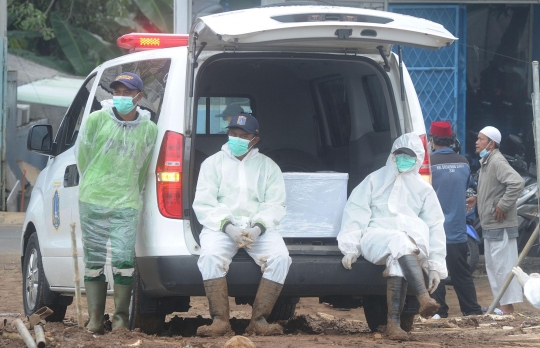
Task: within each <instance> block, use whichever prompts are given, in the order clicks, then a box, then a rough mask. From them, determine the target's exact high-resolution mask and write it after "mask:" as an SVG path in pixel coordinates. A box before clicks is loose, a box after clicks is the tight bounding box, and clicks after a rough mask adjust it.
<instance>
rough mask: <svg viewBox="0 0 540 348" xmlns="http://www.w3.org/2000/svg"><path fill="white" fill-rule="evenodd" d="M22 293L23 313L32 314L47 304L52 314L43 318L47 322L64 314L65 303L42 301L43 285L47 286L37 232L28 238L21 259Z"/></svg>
mask: <svg viewBox="0 0 540 348" xmlns="http://www.w3.org/2000/svg"><path fill="white" fill-rule="evenodd" d="M22 280H23V281H22V295H23V305H24V314H25V315H32V314H34V313H35V312H36V311H37V310H38V309H40V308H41V307H43V306H47V307H49V308H50V309H52V310H53V312H54V313H53V314H51V315H50V316H48V317H47V318H46V319H45V320H46V321H49V322H61V321H63V320H64V317H65V316H66V309H67V305H62V304H54V302H53V303H52V304H46V303H45V301H44V294H45V290H46V289H45V287H46V286H48V285H47V284H48V283H47V280H46V278H45V272H43V264H42V261H41V251H40V249H39V241H38V237H37V233H35V232H34V233H33V234H32V235H31V236H30V238H29V239H28V244H27V245H26V249H25V251H24V260H23V279H22ZM54 297H55V299H59V298H60V295H55V296H54Z"/></svg>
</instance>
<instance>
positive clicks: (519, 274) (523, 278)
mask: <svg viewBox="0 0 540 348" xmlns="http://www.w3.org/2000/svg"><path fill="white" fill-rule="evenodd" d="M512 273H514V275H515V276H516V278H517V280H518V282H519V283H520V284H521V286H522V287H523V286H525V283H526V282H527V281H528V280H529V278H530V277H529V276H528V275H527V273H525V272H523V270H522V269H521V267H514V268H512Z"/></svg>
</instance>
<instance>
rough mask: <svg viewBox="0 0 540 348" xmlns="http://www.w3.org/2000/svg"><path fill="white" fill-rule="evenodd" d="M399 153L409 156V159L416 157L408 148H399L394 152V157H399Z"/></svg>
mask: <svg viewBox="0 0 540 348" xmlns="http://www.w3.org/2000/svg"><path fill="white" fill-rule="evenodd" d="M400 153H402V154H405V155H409V156H411V157H416V153H414V151H413V150H411V149H409V148H408V147H400V148H399V149H397V150H396V151H394V155H399V154H400Z"/></svg>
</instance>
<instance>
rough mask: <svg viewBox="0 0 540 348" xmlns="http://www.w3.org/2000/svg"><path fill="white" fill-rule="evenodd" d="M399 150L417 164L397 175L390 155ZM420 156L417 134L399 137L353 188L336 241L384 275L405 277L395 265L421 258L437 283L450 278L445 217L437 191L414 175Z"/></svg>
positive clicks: (420, 143)
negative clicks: (377, 266) (413, 156)
mask: <svg viewBox="0 0 540 348" xmlns="http://www.w3.org/2000/svg"><path fill="white" fill-rule="evenodd" d="M402 147H406V148H408V149H411V150H413V151H414V153H415V154H416V164H415V166H414V167H413V168H412V169H411V170H409V171H406V172H403V173H400V172H399V171H398V169H397V165H396V161H395V156H394V154H393V153H394V151H395V150H397V149H399V148H402ZM424 153H425V151H424V146H423V145H422V142H421V140H420V137H419V136H418V135H417V134H415V133H407V134H404V135H402V136H400V137H399V138H398V139H396V141H395V142H394V145H393V146H392V151H391V153H390V156H389V157H388V160H387V161H386V165H385V166H384V167H383V168H381V169H379V170H377V171H375V172H373V173H371V174H370V175H368V176H367V177H366V178H365V179H364V181H362V182H361V183H360V185H358V186H357V187H356V188H355V189H354V191H353V192H352V193H351V195H350V197H349V200H348V201H347V204H346V206H345V211H344V212H343V220H342V224H341V230H340V232H339V235H338V237H337V239H338V245H339V249H340V250H341V252H342V253H343V254H344V255H346V254H355V255H356V256H360V255H363V256H364V258H365V259H366V260H368V261H370V262H372V263H374V264H386V270H385V272H384V275H385V276H390V277H403V272H402V270H401V267H400V266H399V263H398V261H397V260H398V259H399V258H400V257H401V256H403V255H406V254H412V253H419V254H418V258H419V261H420V265H421V266H422V268H423V269H424V271H425V272H426V273H428V272H429V271H430V270H435V271H437V273H439V276H440V278H441V279H444V278H446V277H447V276H448V271H447V269H446V236H445V233H444V226H443V223H444V215H443V212H442V209H441V206H440V204H439V200H438V199H437V195H436V193H435V191H434V190H433V188H432V187H431V185H430V184H428V183H427V182H426V181H425V180H424V179H423V178H422V177H421V176H420V174H419V173H418V170H419V169H420V166H421V165H422V162H423V159H424Z"/></svg>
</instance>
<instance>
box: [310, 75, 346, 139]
mask: <svg viewBox="0 0 540 348" xmlns="http://www.w3.org/2000/svg"><path fill="white" fill-rule="evenodd" d="M318 88H319V95H320V97H321V102H322V104H323V108H324V115H325V118H326V122H327V124H328V130H329V132H330V141H331V142H332V145H333V146H334V147H343V146H348V145H349V140H350V137H351V112H350V109H349V99H348V96H347V89H346V87H345V81H344V79H343V78H340V79H335V80H329V81H324V82H321V83H320V84H319V85H318Z"/></svg>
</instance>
